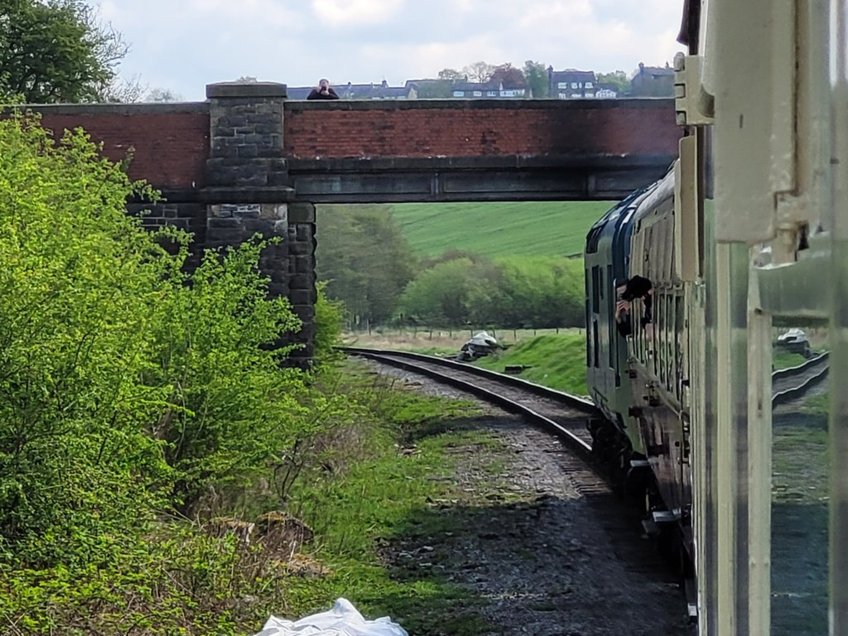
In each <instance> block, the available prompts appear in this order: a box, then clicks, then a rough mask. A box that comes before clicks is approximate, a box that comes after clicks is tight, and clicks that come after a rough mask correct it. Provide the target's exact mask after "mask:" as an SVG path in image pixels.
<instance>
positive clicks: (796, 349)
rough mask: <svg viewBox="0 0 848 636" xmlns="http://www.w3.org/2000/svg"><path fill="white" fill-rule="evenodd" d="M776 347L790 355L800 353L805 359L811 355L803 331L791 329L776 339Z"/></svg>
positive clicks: (807, 340) (808, 341) (808, 343)
mask: <svg viewBox="0 0 848 636" xmlns="http://www.w3.org/2000/svg"><path fill="white" fill-rule="evenodd" d="M777 346H778V347H781V348H782V349H786V350H787V351H790V352H792V353H800V354H801V355H802V356H804V357H805V358H810V357H812V355H813V352H812V350H811V349H810V340H809V339H808V338H807V334H806V333H804V330H803V329H797V328H793V329H790V330H789V331H787V332H786V333H782V334H780V335H779V336H778V337H777Z"/></svg>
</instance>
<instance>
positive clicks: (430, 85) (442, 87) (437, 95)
mask: <svg viewBox="0 0 848 636" xmlns="http://www.w3.org/2000/svg"><path fill="white" fill-rule="evenodd" d="M452 85H453V82H452V81H451V80H446V79H436V80H431V79H428V80H421V81H419V82H417V83H416V85H415V88H416V91H417V94H418V97H419V98H420V99H447V98H448V97H450V96H451V86H452Z"/></svg>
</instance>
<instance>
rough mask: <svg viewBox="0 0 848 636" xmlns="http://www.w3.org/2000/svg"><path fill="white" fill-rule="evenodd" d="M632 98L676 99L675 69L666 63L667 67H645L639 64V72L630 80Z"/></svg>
mask: <svg viewBox="0 0 848 636" xmlns="http://www.w3.org/2000/svg"><path fill="white" fill-rule="evenodd" d="M630 95H631V96H632V97H674V69H673V68H671V67H670V66H669V65H668V63H667V62H666V65H665V67H664V68H663V67H660V66H645V65H644V64H642V63H641V62H640V63H639V70H638V71H636V74H635V75H634V76H633V79H631V80H630Z"/></svg>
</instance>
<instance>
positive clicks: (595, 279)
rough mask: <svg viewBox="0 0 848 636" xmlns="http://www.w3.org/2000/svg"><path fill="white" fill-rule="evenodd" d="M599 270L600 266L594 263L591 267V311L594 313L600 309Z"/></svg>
mask: <svg viewBox="0 0 848 636" xmlns="http://www.w3.org/2000/svg"><path fill="white" fill-rule="evenodd" d="M600 272H601V268H600V266H599V265H595V266H594V267H593V268H592V311H593V312H595V313H596V314H597V313H599V312H600V311H601V298H600V285H601V281H600V278H601V276H600Z"/></svg>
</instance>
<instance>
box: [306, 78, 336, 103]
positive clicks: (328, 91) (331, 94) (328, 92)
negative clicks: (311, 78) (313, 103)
mask: <svg viewBox="0 0 848 636" xmlns="http://www.w3.org/2000/svg"><path fill="white" fill-rule="evenodd" d="M338 98H339V96H338V95H336V91H334V90H333V89H332V88H330V80H327V79H322V80H321V81H319V82H318V88H313V89H312V92H310V93H309V95H308V96H307V98H306V99H338Z"/></svg>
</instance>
